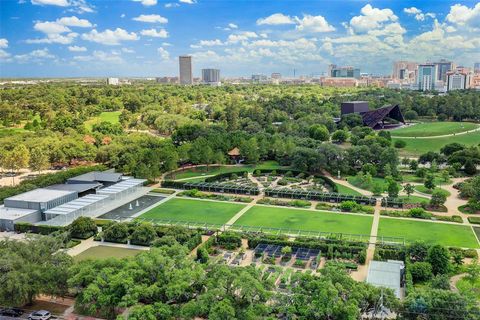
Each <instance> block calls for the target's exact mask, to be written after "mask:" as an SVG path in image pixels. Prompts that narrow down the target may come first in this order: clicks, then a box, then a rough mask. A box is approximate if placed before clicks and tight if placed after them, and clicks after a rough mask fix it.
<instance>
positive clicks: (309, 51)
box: [0, 0, 480, 77]
mask: <svg viewBox="0 0 480 320" xmlns="http://www.w3.org/2000/svg"><path fill="white" fill-rule="evenodd" d="M0 18H1V20H0V77H161V76H176V75H178V56H179V55H192V57H193V72H194V76H197V77H198V76H200V74H201V69H202V68H219V69H220V70H221V75H222V76H225V77H234V76H245V77H248V76H250V75H251V74H257V73H261V74H267V75H270V74H271V73H273V72H280V73H281V74H282V75H283V76H285V77H290V76H293V72H294V70H295V71H296V75H297V76H298V75H307V76H318V75H321V74H322V73H324V72H325V71H326V70H327V66H328V64H330V63H334V64H337V65H350V66H355V67H359V68H360V69H361V72H362V73H363V72H365V73H372V74H379V75H388V74H391V71H392V62H393V61H395V60H409V61H416V62H427V61H436V60H438V59H441V58H444V59H449V60H452V61H454V62H455V63H456V64H457V65H463V66H466V67H472V66H473V63H474V62H480V2H478V0H476V1H456V0H454V1H450V0H432V1H425V0H423V1H415V0H411V1H410V0H404V1H403V0H402V1H397V0H379V1H362V0H317V1H314V0H311V1H302V0H271V1H266V0H236V1H231V0H166V1H164V0H121V1H118V0H0Z"/></svg>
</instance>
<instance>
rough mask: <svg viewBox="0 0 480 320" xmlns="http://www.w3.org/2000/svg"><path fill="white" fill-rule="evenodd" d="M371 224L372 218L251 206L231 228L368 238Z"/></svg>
mask: <svg viewBox="0 0 480 320" xmlns="http://www.w3.org/2000/svg"><path fill="white" fill-rule="evenodd" d="M372 220H373V218H372V217H369V216H357V215H347V214H340V213H332V212H325V211H311V210H301V209H288V208H274V207H264V206H254V207H253V208H251V209H250V210H248V211H247V212H245V213H244V214H243V215H242V216H241V217H240V219H238V220H237V222H235V224H236V225H244V226H253V227H257V226H260V227H272V228H284V229H292V230H311V231H323V232H340V233H350V234H367V235H368V234H370V229H371V225H372Z"/></svg>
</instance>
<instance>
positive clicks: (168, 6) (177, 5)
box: [164, 2, 180, 8]
mask: <svg viewBox="0 0 480 320" xmlns="http://www.w3.org/2000/svg"><path fill="white" fill-rule="evenodd" d="M164 7H165V8H175V7H180V5H179V4H178V3H175V2H169V3H165V6H164Z"/></svg>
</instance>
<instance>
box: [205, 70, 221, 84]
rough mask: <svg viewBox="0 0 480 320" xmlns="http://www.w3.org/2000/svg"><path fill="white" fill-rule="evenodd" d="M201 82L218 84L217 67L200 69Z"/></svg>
mask: <svg viewBox="0 0 480 320" xmlns="http://www.w3.org/2000/svg"><path fill="white" fill-rule="evenodd" d="M202 82H203V83H205V84H210V85H219V84H220V70H219V69H202Z"/></svg>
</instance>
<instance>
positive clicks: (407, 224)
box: [378, 218, 479, 249]
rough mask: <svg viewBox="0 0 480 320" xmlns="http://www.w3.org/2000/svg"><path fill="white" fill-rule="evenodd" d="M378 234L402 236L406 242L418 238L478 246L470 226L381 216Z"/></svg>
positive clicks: (426, 240)
mask: <svg viewBox="0 0 480 320" xmlns="http://www.w3.org/2000/svg"><path fill="white" fill-rule="evenodd" d="M378 236H389V237H404V238H405V240H406V241H407V242H413V241H416V240H419V241H425V242H427V243H438V244H441V245H445V246H452V247H463V248H474V249H477V248H479V245H478V242H477V239H476V238H475V235H474V234H473V232H472V229H471V228H470V227H468V226H458V225H452V224H446V223H435V222H425V221H412V220H402V219H393V218H381V219H380V225H379V227H378Z"/></svg>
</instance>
